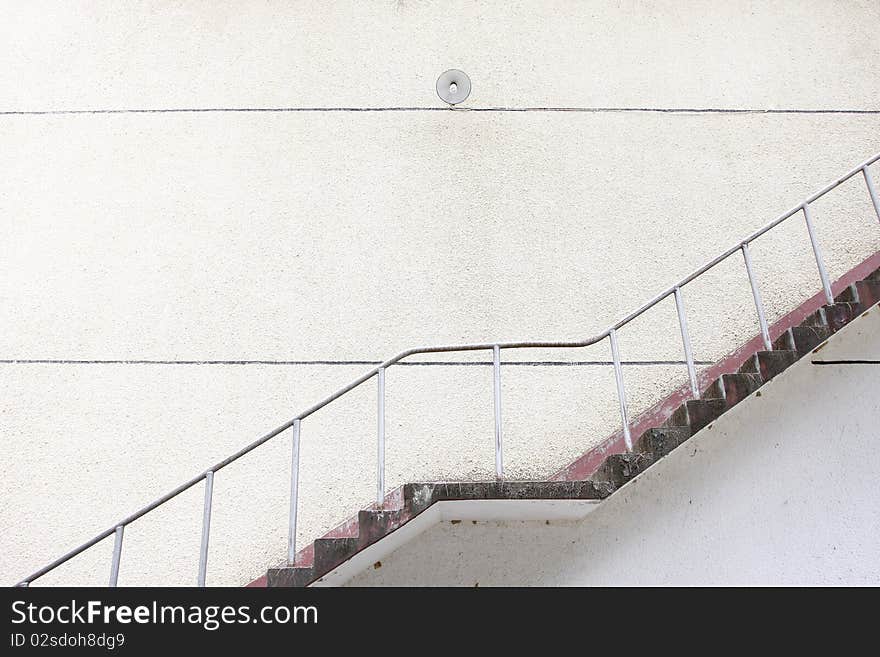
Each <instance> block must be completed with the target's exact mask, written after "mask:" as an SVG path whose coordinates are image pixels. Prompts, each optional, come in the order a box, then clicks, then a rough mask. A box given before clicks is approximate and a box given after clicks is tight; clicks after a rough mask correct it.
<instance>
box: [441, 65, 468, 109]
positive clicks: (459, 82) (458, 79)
mask: <svg viewBox="0 0 880 657" xmlns="http://www.w3.org/2000/svg"><path fill="white" fill-rule="evenodd" d="M437 95H438V96H440V98H441V99H442V100H443V101H444V102H446V103H449V104H450V105H458V103H461V102H463V101H464V100H465V99H466V98H467V97H468V96H470V95H471V79H470V78H469V77H468V76H467V73H465V72H464V71H459V70H458V69H457V68H453V69H450V70H448V71H446V72H445V73H443V74H442V75H441V76H440V77H439V78H437Z"/></svg>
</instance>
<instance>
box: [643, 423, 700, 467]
mask: <svg viewBox="0 0 880 657" xmlns="http://www.w3.org/2000/svg"><path fill="white" fill-rule="evenodd" d="M690 437H691V430H690V428H689V427H657V428H655V429H648V430H647V431H646V432H645V433H643V434H642V435H641V437H640V438H639V439H638V440H637V441H636V450H637V451H638V452H646V453H648V454H650V455H651V456H652V457H653V458H654V460H655V461H656V460H657V459H660V458H663V457H664V456H666V455H667V454H669V452H671V451H672V450H674V449H675V448H676V447H678V446H679V445H681V444H682V443H683V442H685V441H686V440H687V439H688V438H690Z"/></svg>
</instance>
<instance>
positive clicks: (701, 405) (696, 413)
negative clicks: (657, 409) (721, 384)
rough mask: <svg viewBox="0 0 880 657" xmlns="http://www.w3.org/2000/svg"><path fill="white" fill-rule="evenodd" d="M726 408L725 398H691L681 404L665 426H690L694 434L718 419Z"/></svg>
mask: <svg viewBox="0 0 880 657" xmlns="http://www.w3.org/2000/svg"><path fill="white" fill-rule="evenodd" d="M725 410H727V404H726V403H725V401H724V400H723V399H691V400H688V401H686V402H685V403H684V404H682V405H681V406H679V407H678V408H677V409H675V411H674V412H673V413H672V416H671V417H670V418H669V419H668V420H667V421H666V422H664V423H663V426H664V427H689V428H690V431H691V433H692V434H694V433H697V432H698V431H699V430H700V429H702V428H703V427H705V426H706V425H707V424H709V423H710V422H712V420H714V419H716V418H717V417H718V416H719V415H721V414H722V413H723V412H724V411H725Z"/></svg>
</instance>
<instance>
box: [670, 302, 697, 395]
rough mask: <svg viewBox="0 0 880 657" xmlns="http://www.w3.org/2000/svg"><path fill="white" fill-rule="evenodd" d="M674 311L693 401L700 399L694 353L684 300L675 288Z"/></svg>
mask: <svg viewBox="0 0 880 657" xmlns="http://www.w3.org/2000/svg"><path fill="white" fill-rule="evenodd" d="M675 311H676V312H677V313H678V326H679V328H680V329H681V341H682V343H683V344H684V357H685V360H686V361H687V368H688V377H689V378H690V380H691V393H693V395H694V399H699V398H700V386H699V384H698V383H697V370H696V368H695V367H694V352H693V350H692V349H691V336H690V333H689V332H688V324H687V315H686V314H685V312H684V300H683V299H682V298H681V288H680V287H676V288H675Z"/></svg>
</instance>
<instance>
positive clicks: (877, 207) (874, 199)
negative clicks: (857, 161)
mask: <svg viewBox="0 0 880 657" xmlns="http://www.w3.org/2000/svg"><path fill="white" fill-rule="evenodd" d="M862 175H863V176H864V177H865V184H866V185H867V186H868V194H870V195H871V203H873V204H874V212H876V213H877V219H878V220H880V197H878V196H877V189H876V188H875V187H874V181H873V180H872V179H871V172H870V171H868V166H867V165H865V166H863V167H862Z"/></svg>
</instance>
